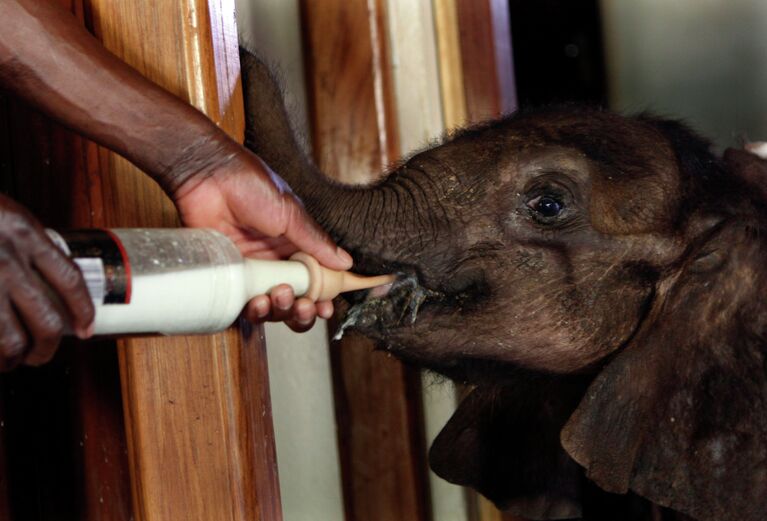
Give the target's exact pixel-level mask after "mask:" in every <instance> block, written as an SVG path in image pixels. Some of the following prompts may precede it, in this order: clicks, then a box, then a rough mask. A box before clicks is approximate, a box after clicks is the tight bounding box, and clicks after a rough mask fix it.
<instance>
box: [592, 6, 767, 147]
mask: <svg viewBox="0 0 767 521" xmlns="http://www.w3.org/2000/svg"><path fill="white" fill-rule="evenodd" d="M602 13H603V21H604V28H605V47H606V53H607V54H606V58H607V69H608V77H609V85H610V102H611V105H612V107H613V108H616V109H619V110H627V111H631V112H635V111H638V110H643V109H652V110H654V111H656V112H659V113H661V114H663V115H670V116H676V117H682V118H685V119H687V120H688V121H689V122H690V123H692V124H693V126H694V127H696V128H697V129H698V130H699V131H700V132H701V133H703V134H704V135H706V136H707V137H709V138H712V139H714V140H715V141H716V143H717V144H718V145H719V146H727V145H732V144H737V142H738V139H739V138H740V137H741V136H748V137H749V138H750V139H751V140H758V139H764V138H767V2H765V1H764V0H602Z"/></svg>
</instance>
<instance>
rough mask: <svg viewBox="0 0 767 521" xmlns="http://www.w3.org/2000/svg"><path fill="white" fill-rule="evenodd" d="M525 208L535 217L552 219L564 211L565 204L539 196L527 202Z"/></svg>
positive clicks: (555, 199) (548, 197) (549, 196)
mask: <svg viewBox="0 0 767 521" xmlns="http://www.w3.org/2000/svg"><path fill="white" fill-rule="evenodd" d="M527 206H528V207H529V208H530V210H532V211H533V212H534V213H535V215H536V216H538V217H542V218H544V219H552V218H554V217H556V216H558V215H559V214H560V213H562V211H563V210H564V209H565V204H564V203H563V202H562V201H561V200H559V199H557V198H556V197H554V196H551V195H539V196H538V197H536V198H534V199H531V200H530V201H528V203H527Z"/></svg>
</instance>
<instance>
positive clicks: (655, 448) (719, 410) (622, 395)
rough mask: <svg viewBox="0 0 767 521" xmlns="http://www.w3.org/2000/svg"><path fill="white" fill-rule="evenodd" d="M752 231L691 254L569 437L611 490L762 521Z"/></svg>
mask: <svg viewBox="0 0 767 521" xmlns="http://www.w3.org/2000/svg"><path fill="white" fill-rule="evenodd" d="M754 226H755V225H754V223H753V222H751V223H742V222H735V223H733V224H732V225H722V227H721V228H720V229H719V231H717V232H716V233H717V235H716V236H715V237H714V238H713V239H711V240H709V241H707V242H706V243H705V244H704V245H703V246H702V247H701V248H700V249H699V250H698V251H697V252H696V253H694V254H693V253H691V254H690V257H689V259H690V260H689V261H688V262H687V265H686V267H683V268H682V269H681V271H680V272H679V275H678V276H677V278H676V280H675V281H674V282H668V288H669V289H668V290H663V289H661V290H660V293H664V294H665V295H664V297H663V298H660V297H659V298H658V299H657V300H656V303H655V305H654V306H653V308H652V309H651V311H650V315H649V316H648V318H647V320H646V321H645V323H644V325H643V327H642V328H640V330H639V331H638V332H637V334H636V335H635V338H634V339H633V340H632V341H631V342H630V343H629V344H628V345H627V346H626V347H625V348H624V350H623V351H622V352H620V354H618V355H617V356H616V357H615V358H614V359H613V360H612V361H610V363H609V364H607V365H606V366H605V367H604V369H603V370H602V371H601V373H600V374H599V375H598V376H597V378H596V379H595V380H594V381H593V383H592V384H591V385H590V387H589V389H588V391H587V392H586V394H585V396H584V398H583V400H582V401H581V403H580V405H579V406H578V408H577V409H576V411H575V413H574V414H573V416H572V417H571V418H570V420H569V421H568V423H567V425H566V426H565V428H564V429H563V431H562V444H563V446H564V448H565V449H566V450H567V452H568V453H569V454H570V456H572V457H573V459H575V460H576V461H577V462H578V463H580V464H581V465H582V466H583V467H584V468H585V469H586V476H587V477H588V478H589V479H591V480H593V481H594V482H595V483H596V484H597V485H598V486H600V487H601V488H602V489H604V490H606V491H608V492H614V493H624V492H626V491H628V490H632V491H634V492H636V493H637V494H639V495H641V496H643V497H645V498H647V499H649V500H650V501H653V502H655V503H657V504H660V505H662V506H667V507H670V508H672V509H674V510H677V511H680V512H682V513H684V514H687V515H690V516H692V517H694V518H696V519H700V520H722V521H724V520H732V519H738V520H740V521H756V520H763V519H764V516H765V512H767V381H766V380H765V332H766V330H767V327H765V323H766V322H767V312H766V311H767V310H765V305H764V294H765V293H764V292H765V289H766V288H765V281H766V280H767V277H766V276H765V273H764V271H765V267H764V266H765V256H764V255H765V253H764V252H765V250H766V249H765V246H764V244H763V243H762V242H763V241H762V240H761V239H760V238H759V236H760V235H761V234H760V233H759V232H756V233H755V232H754ZM757 226H758V225H757ZM762 234H763V232H762Z"/></svg>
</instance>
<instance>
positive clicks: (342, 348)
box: [302, 0, 429, 521]
mask: <svg viewBox="0 0 767 521" xmlns="http://www.w3.org/2000/svg"><path fill="white" fill-rule="evenodd" d="M383 8H384V2H382V1H374V0H371V1H368V2H363V1H360V0H354V1H347V0H327V1H322V2H315V1H312V0H306V1H304V2H303V4H302V16H303V25H304V31H305V45H306V49H305V53H304V56H305V60H306V62H307V81H308V84H309V87H308V98H309V104H310V111H311V118H312V130H313V142H314V150H315V155H316V158H317V160H318V163H319V165H320V166H321V168H322V169H323V170H324V171H325V172H327V173H328V174H330V175H333V176H335V177H336V178H337V179H339V180H342V181H345V182H365V181H370V180H371V179H372V178H373V176H375V175H376V174H378V173H379V172H381V171H382V169H383V168H384V167H385V166H386V164H387V163H389V162H391V161H394V160H395V159H396V158H397V156H398V154H399V147H398V142H399V137H398V135H397V124H396V118H395V114H396V112H395V107H394V105H393V97H392V95H393V90H392V84H391V78H390V65H389V63H388V60H389V57H388V45H387V40H386V38H387V34H388V33H387V32H386V13H385V11H384V10H383ZM331 359H332V367H333V376H334V384H335V385H334V388H335V395H336V416H337V419H338V432H339V451H340V455H341V466H342V478H343V490H344V502H345V510H346V518H347V520H359V521H376V520H379V521H389V520H392V519H402V520H421V519H428V517H429V505H428V498H427V493H426V490H427V487H426V477H425V476H426V472H425V469H426V463H425V461H424V457H425V447H424V445H423V433H422V431H421V419H420V416H421V413H420V381H419V375H418V372H417V371H412V370H408V369H405V368H404V367H403V366H402V365H401V364H400V363H399V362H397V361H396V360H394V359H392V358H389V357H387V355H385V354H384V353H380V352H373V351H372V345H371V344H370V342H367V341H365V340H362V339H360V338H355V337H347V338H345V339H344V340H343V341H342V342H340V343H337V344H335V345H333V346H332V347H331Z"/></svg>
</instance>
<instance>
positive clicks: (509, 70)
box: [456, 0, 517, 122]
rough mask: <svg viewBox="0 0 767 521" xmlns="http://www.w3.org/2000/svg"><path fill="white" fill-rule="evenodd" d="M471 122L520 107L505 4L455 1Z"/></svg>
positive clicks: (495, 0) (498, 0)
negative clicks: (518, 105) (517, 100)
mask: <svg viewBox="0 0 767 521" xmlns="http://www.w3.org/2000/svg"><path fill="white" fill-rule="evenodd" d="M456 7H457V13H458V26H459V29H460V38H461V57H462V63H463V80H464V89H465V93H466V106H467V110H468V119H469V122H477V121H482V120H484V119H488V118H493V117H498V116H500V115H502V114H508V113H510V112H513V111H514V110H515V109H516V107H517V102H516V90H515V87H514V67H513V59H512V54H511V24H510V21H509V5H508V3H507V2H505V1H504V0H456Z"/></svg>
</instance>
